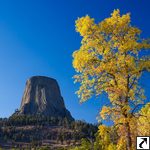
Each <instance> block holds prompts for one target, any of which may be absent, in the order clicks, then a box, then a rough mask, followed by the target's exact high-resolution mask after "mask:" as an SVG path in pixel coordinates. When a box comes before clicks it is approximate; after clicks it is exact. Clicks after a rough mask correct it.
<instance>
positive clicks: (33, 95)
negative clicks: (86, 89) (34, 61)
mask: <svg viewBox="0 0 150 150" xmlns="http://www.w3.org/2000/svg"><path fill="white" fill-rule="evenodd" d="M21 114H35V115H37V116H39V117H41V116H42V115H44V116H46V117H50V118H51V117H55V118H57V117H66V118H67V119H69V120H74V119H73V117H72V116H71V114H70V112H69V111H68V110H67V109H66V107H65V104H64V100H63V97H62V96H61V93H60V89H59V86H58V83H57V81H56V80H55V79H52V78H49V77H44V76H34V77H31V78H29V79H28V80H27V82H26V86H25V90H24V93H23V97H22V101H21V105H20V108H19V110H18V111H16V112H15V113H14V114H13V115H21Z"/></svg>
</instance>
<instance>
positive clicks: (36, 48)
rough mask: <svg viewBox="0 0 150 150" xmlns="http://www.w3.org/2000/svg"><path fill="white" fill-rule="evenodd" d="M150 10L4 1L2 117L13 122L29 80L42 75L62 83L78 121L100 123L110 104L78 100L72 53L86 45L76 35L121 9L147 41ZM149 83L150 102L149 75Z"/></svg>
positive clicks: (109, 2)
mask: <svg viewBox="0 0 150 150" xmlns="http://www.w3.org/2000/svg"><path fill="white" fill-rule="evenodd" d="M149 6H150V1H149V0H138V1H137V0H122V1H120V0H63V1H62V0H53V1H52V0H25V1H20V0H13V1H12V0H5V1H4V0H1V1H0V70H1V73H0V117H9V116H10V115H11V114H12V113H14V111H15V109H16V108H19V107H20V104H21V99H22V95H23V92H24V88H25V83H26V81H27V79H28V78H30V77H31V76H35V75H41V76H47V77H51V78H54V79H56V80H57V82H58V84H59V86H60V90H61V94H62V96H63V98H64V101H65V105H66V108H67V109H68V110H69V111H70V112H71V114H72V116H73V117H74V118H75V119H77V120H81V119H85V121H86V122H88V123H94V122H96V119H95V117H96V116H95V115H96V113H97V111H98V109H99V108H100V107H101V106H102V105H103V104H105V102H106V101H105V100H104V99H103V98H102V99H101V100H99V99H95V98H92V99H90V100H88V101H87V102H86V103H85V104H82V105H81V106H80V105H79V104H78V101H79V99H78V97H77V95H76V94H75V91H77V90H78V88H79V86H80V85H79V84H74V83H73V81H74V80H73V79H71V78H72V77H73V76H74V75H75V74H76V72H75V70H74V68H73V67H72V60H73V58H72V53H73V52H74V51H75V50H78V49H79V48H80V46H81V39H82V37H80V35H79V33H76V32H75V20H77V18H78V17H82V16H85V15H86V14H88V15H89V16H90V17H91V18H95V22H96V23H98V22H101V21H102V20H104V19H105V18H108V17H110V14H111V13H112V12H113V10H114V9H120V14H121V15H123V14H126V13H128V12H130V13H131V25H132V26H137V27H139V29H141V30H142V33H141V37H142V38H146V37H150V28H149V27H150V9H149ZM148 53H149V52H148ZM148 53H144V54H148ZM143 82H144V83H145V86H146V93H145V95H146V96H147V97H150V94H149V91H150V86H149V85H150V80H149V75H147V74H146V77H145V78H143Z"/></svg>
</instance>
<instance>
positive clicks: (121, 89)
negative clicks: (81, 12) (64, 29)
mask: <svg viewBox="0 0 150 150" xmlns="http://www.w3.org/2000/svg"><path fill="white" fill-rule="evenodd" d="M130 22H131V20H130V13H127V14H125V15H122V16H120V11H119V9H117V10H114V12H113V13H112V14H111V17H109V18H106V19H105V20H103V21H101V22H100V23H98V24H96V23H94V19H93V18H92V19H91V18H90V17H89V16H88V15H86V16H85V17H81V18H78V20H77V21H76V31H77V32H79V33H80V35H81V36H82V37H83V39H82V41H81V44H82V45H81V47H80V49H79V50H76V51H75V52H74V53H73V55H72V56H73V58H74V59H73V67H74V68H75V70H76V72H77V74H76V75H75V76H74V77H73V78H74V79H75V82H79V83H80V84H81V86H80V89H79V90H78V91H77V92H76V93H77V94H78V97H79V98H80V101H79V103H82V102H85V101H87V99H89V98H91V97H92V96H93V95H96V96H99V95H100V94H102V93H105V94H107V95H108V98H109V100H110V103H109V104H107V105H104V106H103V107H102V108H101V111H100V118H99V120H102V119H104V120H107V119H111V120H113V121H114V123H115V125H116V128H119V129H120V130H122V133H121V132H120V139H118V143H117V144H118V150H119V149H123V148H122V147H124V148H127V149H128V150H131V149H134V142H135V141H134V140H133V139H134V138H135V136H136V135H135V134H133V133H132V131H136V127H137V125H139V124H142V122H143V121H146V120H144V118H139V121H138V122H137V121H136V119H135V117H134V114H135V112H136V109H137V108H138V106H141V105H143V104H144V100H146V97H145V96H144V89H142V87H141V85H140V84H139V79H140V78H141V76H142V75H143V73H144V72H150V56H142V55H141V54H142V53H140V52H142V51H145V50H150V40H149V39H148V38H147V39H141V38H140V34H141V30H140V29H139V28H137V27H132V26H131V24H130ZM144 113H145V112H143V114H144ZM147 113H149V111H148V112H147ZM144 115H145V114H144ZM148 123H149V122H148ZM148 123H147V124H145V127H146V126H148ZM143 126H144V125H143ZM143 128H144V127H143ZM99 130H100V133H101V130H103V129H101V128H99ZM141 130H142V129H141ZM148 130H149V129H146V131H145V132H144V133H145V135H146V133H147V132H148ZM140 132H142V131H140V129H139V131H137V132H136V133H137V134H140ZM106 139H107V138H106ZM106 141H107V140H106ZM111 145H112V147H113V144H112V143H111ZM119 145H120V148H119ZM108 147H109V146H108ZM107 149H108V148H107Z"/></svg>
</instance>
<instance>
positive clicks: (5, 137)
mask: <svg viewBox="0 0 150 150" xmlns="http://www.w3.org/2000/svg"><path fill="white" fill-rule="evenodd" d="M4 142H5V143H6V142H7V135H5V136H4Z"/></svg>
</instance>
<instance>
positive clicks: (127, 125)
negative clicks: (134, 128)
mask: <svg viewBox="0 0 150 150" xmlns="http://www.w3.org/2000/svg"><path fill="white" fill-rule="evenodd" d="M126 129H127V150H132V141H131V132H130V126H129V123H127V124H126Z"/></svg>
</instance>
